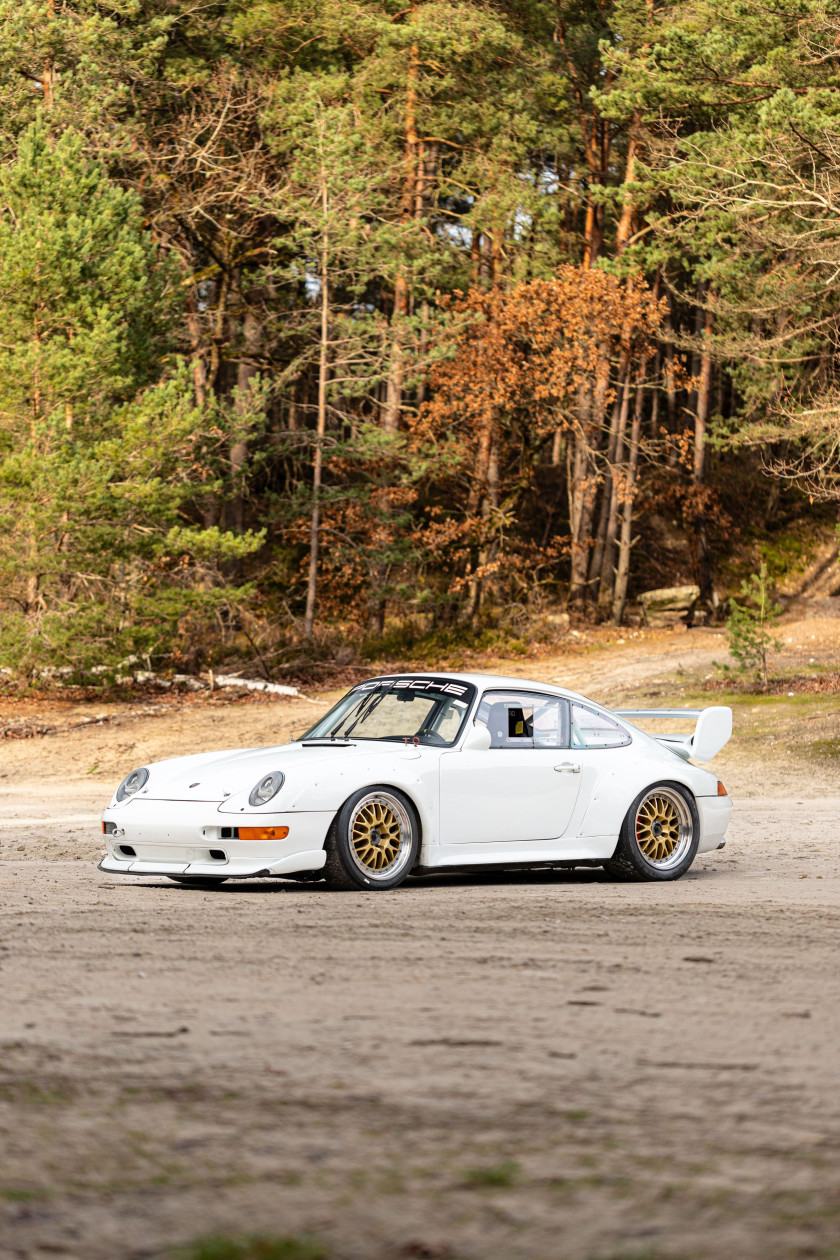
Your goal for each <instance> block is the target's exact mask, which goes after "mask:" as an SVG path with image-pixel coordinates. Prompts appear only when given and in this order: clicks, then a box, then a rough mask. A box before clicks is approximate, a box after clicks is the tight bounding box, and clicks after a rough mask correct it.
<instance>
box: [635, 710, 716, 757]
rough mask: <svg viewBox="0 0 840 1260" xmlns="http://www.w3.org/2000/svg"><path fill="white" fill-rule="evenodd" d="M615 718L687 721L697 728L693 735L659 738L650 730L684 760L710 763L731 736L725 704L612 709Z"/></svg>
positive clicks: (660, 736) (658, 736)
mask: <svg viewBox="0 0 840 1260" xmlns="http://www.w3.org/2000/svg"><path fill="white" fill-rule="evenodd" d="M613 712H614V713H615V715H616V717H621V718H626V719H627V720H628V721H630V722H636V721H640V720H643V719H645V718H648V719H653V720H656V719H658V720H660V721H662V720H664V719H669V720H670V719H672V718H673V719H674V721H681V720H682V719H686V720H688V721H694V722H696V723H697V725H696V726H695V728H694V731H693V733H690V734H679V735H658V734H654V733H653V732H652V731H649V732H648V734H650V735H652V736H653V738H654V739H656V740H658V741H659V743H660V744H664V745H665V747H666V748H670V749H671V751H672V752H675V753H677V755H678V756H680V757H682V758H683V759H684V760H685V761H688V760H689V758H693V759H694V761H711V759H712V757H715V756H717V754H718V753H719V752H720V750H721V748H723V746H724V744H727V743H728V742H729V737H730V736H731V734H732V710H731V709H728V708H726V707H725V706H724V705H714V706H713V707H712V708H709V709H614V710H613Z"/></svg>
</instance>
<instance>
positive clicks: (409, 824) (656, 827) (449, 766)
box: [100, 674, 732, 891]
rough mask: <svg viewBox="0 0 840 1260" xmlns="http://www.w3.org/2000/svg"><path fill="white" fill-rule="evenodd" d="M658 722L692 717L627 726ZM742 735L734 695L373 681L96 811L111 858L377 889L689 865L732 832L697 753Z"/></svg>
mask: <svg viewBox="0 0 840 1260" xmlns="http://www.w3.org/2000/svg"><path fill="white" fill-rule="evenodd" d="M647 718H654V719H663V718H667V719H672V720H673V721H675V722H680V721H683V720H688V719H690V720H691V721H692V722H694V723H696V725H695V729H694V731H693V733H690V734H668V735H651V734H648V733H646V732H645V731H643V730H641V729H640V728H639V727H638V726H637V725H635V724H634V721H638V720H641V719H647ZM731 732H732V711H731V710H730V709H727V708H720V707H717V708H708V709H703V710H692V709H638V710H618V711H615V712H611V711H609V710H607V709H604V708H602V707H601V706H600V705H598V704H595V703H593V702H592V701H591V700H587V699H585V698H584V697H583V696H579V695H576V694H575V693H574V692H570V691H566V690H564V689H562V688H560V687H553V686H550V685H548V684H545V683H531V682H527V681H523V680H522V679H519V678H497V677H490V676H487V675H482V674H434V675H431V674H399V675H391V676H389V677H385V678H374V679H371V680H369V681H367V682H363V683H360V684H359V685H358V686H356V687H353V689H352V690H351V691H350V692H348V694H347V695H346V696H344V698H343V699H342V700H340V701H339V702H338V704H336V705H335V706H334V708H332V709H331V710H330V711H329V713H328V714H327V715H326V717H323V718H321V719H320V721H318V722H316V723H315V725H314V726H313V727H312V729H311V730H310V731H308V732H307V734H306V735H304V736H302V737H301V738H300V739H297V740H295V741H294V742H293V743H290V744H284V745H281V746H279V747H268V748H251V749H245V750H242V751H232V752H214V753H200V754H198V755H197V756H191V757H177V758H175V759H173V760H170V761H159V762H156V763H154V764H152V765H150V766H144V767H142V768H141V769H139V770H133V771H132V772H131V774H129V775H128V776H127V777H126V778H125V779H123V781H122V783H121V784H120V786H119V787H118V788H117V791H116V792H115V794H114V797H113V799H112V801H111V803H110V805H109V806H108V808H107V809H106V810H105V813H104V814H103V822H102V829H103V832H104V833H105V837H106V843H107V846H108V851H107V855H106V857H105V858H104V860H103V861H102V862H101V863H100V870H103V871H109V872H111V873H114V874H126V875H165V876H168V877H169V878H170V879H173V880H176V881H177V882H179V883H183V884H192V885H197V886H210V885H214V884H220V883H222V882H224V881H225V880H228V879H250V878H253V877H255V876H285V877H289V876H293V877H297V878H299V879H312V880H314V879H321V878H323V879H324V880H326V882H327V884H328V885H330V886H331V887H333V888H349V889H366V890H370V891H374V890H378V889H389V888H396V887H397V885H399V884H401V883H402V882H403V881H404V880H405V879H406V878H407V877H408V876H409V875H411V874H412V873H414V874H420V873H426V872H429V871H433V870H440V869H445V868H449V869H460V870H464V869H467V868H470V867H479V866H484V867H488V866H491V867H503V868H510V867H537V866H539V867H545V866H548V867H574V866H602V867H604V868H605V869H606V870H607V871H608V872H609V873H610V874H611V875H613V876H615V877H617V878H620V879H634V880H671V879H678V878H679V877H680V876H681V875H684V874H685V872H686V871H687V870H688V868H689V867H690V866H691V863H692V862H693V861H694V858H695V856H696V855H697V854H698V853H706V852H708V851H709V850H711V849H719V848H722V847H723V844H724V843H725V835H726V828H727V824H728V823H729V818H730V815H731V813H732V804H731V802H730V799H729V797H728V796H727V794H726V789H725V788H724V786H723V784H722V783H721V782H720V781H719V780H718V779H717V777H716V776H715V775H713V774H710V773H709V772H708V771H707V770H704V769H702V768H701V767H699V766H696V765H693V764H692V761H708V760H710V759H711V758H712V757H713V756H714V755H715V754H716V753H717V752H719V750H720V749H721V748H722V747H723V745H724V744H725V743H726V742H727V740H728V739H729V737H730V735H731Z"/></svg>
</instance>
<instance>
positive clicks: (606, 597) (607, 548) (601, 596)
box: [598, 364, 630, 608]
mask: <svg viewBox="0 0 840 1260" xmlns="http://www.w3.org/2000/svg"><path fill="white" fill-rule="evenodd" d="M629 411H630V366H629V364H628V367H627V371H626V373H625V377H624V389H623V391H622V394H621V408H620V411H619V416H618V425H617V429H616V436H615V454H614V457H613V469H618V468H619V467H620V465H621V464H622V463H623V461H624V437H625V434H626V432H627V416H628V414H629ZM619 489H620V487H619V484H618V480H617V478H616V475H615V472H613V475H612V478H611V481H610V506H609V512H608V514H607V531H606V535H605V538H604V558H603V560H602V562H601V583H600V586H599V588H598V603H599V605H600V606H601V607H603V608H606V607H609V605H610V603H611V601H612V597H613V585H614V581H615V542H616V535H617V533H618V507H619Z"/></svg>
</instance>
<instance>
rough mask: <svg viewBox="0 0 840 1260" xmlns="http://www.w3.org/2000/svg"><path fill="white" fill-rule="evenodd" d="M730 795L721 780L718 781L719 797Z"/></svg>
mask: <svg viewBox="0 0 840 1260" xmlns="http://www.w3.org/2000/svg"><path fill="white" fill-rule="evenodd" d="M728 795H729V793H728V792H727V790H726V788H725V787H724V786H723V784H722V783H721V781H720V779H718V796H728Z"/></svg>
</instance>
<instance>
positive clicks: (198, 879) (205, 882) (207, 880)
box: [166, 875, 227, 888]
mask: <svg viewBox="0 0 840 1260" xmlns="http://www.w3.org/2000/svg"><path fill="white" fill-rule="evenodd" d="M166 878H167V879H171V880H172V882H173V884H183V885H184V887H185V888H216V887H217V886H218V885H219V884H226V883H227V876H226V875H167V877H166Z"/></svg>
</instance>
